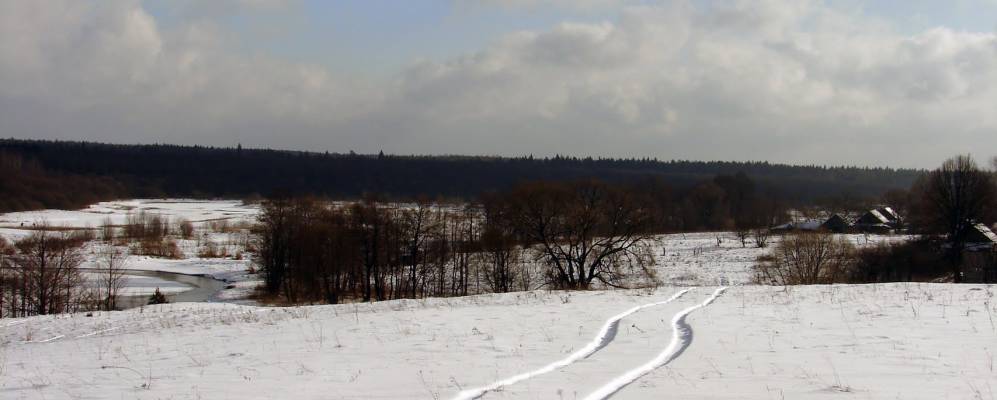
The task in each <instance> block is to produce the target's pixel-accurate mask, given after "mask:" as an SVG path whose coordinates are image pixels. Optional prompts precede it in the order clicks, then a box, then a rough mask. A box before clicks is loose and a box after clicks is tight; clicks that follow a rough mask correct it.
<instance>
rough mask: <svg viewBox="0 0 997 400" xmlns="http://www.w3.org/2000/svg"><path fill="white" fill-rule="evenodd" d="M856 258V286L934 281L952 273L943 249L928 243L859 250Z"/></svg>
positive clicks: (851, 276) (851, 279)
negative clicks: (944, 257) (861, 284)
mask: <svg viewBox="0 0 997 400" xmlns="http://www.w3.org/2000/svg"><path fill="white" fill-rule="evenodd" d="M855 259H856V260H855V265H854V267H853V269H852V271H851V273H849V276H848V281H849V282H852V283H876V282H909V281H931V280H934V279H937V278H940V277H944V276H946V275H948V274H949V270H948V264H947V263H946V262H945V260H944V259H943V257H942V252H941V250H940V249H939V248H938V246H937V245H935V244H933V243H931V242H929V241H926V240H917V241H911V242H904V243H894V244H889V243H880V244H878V245H876V246H871V247H867V248H864V249H861V250H859V251H857V252H856V254H855Z"/></svg>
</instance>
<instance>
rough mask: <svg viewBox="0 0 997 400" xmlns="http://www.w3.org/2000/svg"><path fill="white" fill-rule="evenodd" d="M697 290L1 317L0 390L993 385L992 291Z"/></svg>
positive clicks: (117, 393) (187, 394)
mask: <svg viewBox="0 0 997 400" xmlns="http://www.w3.org/2000/svg"><path fill="white" fill-rule="evenodd" d="M689 289H690V288H686V287H667V288H660V289H659V290H657V291H654V292H645V291H611V292H573V293H561V292H529V293H513V294H505V295H483V296H474V297H469V298H459V299H433V300H425V301H411V300H409V301H404V300H403V301H390V302H383V303H375V304H360V305H337V306H314V307H295V308H259V307H248V306H237V305H230V304H203V303H202V304H191V303H186V304H173V305H165V306H153V307H146V308H144V309H143V310H141V311H140V310H130V311H125V312H112V313H97V314H96V315H94V316H93V317H85V316H83V315H63V316H45V317H34V318H28V319H14V320H4V321H2V322H0V323H2V324H3V325H0V326H2V328H0V341H2V347H0V348H2V352H3V353H2V356H0V371H2V374H0V378H2V379H0V381H2V384H0V397H2V398H4V399H34V398H46V399H62V398H66V399H72V398H139V399H197V398H211V399H225V398H232V399H245V398H289V397H293V398H304V399H310V398H316V399H318V398H336V399H370V398H378V399H414V398H425V399H457V398H473V397H474V396H477V395H480V396H481V398H484V399H489V398H493V399H506V398H509V399H512V398H517V399H520V398H525V399H551V398H554V399H559V398H564V399H575V398H579V399H581V398H604V397H605V396H606V395H608V394H610V393H615V395H614V396H613V398H614V399H657V398H681V399H745V398H747V399H833V398H861V399H992V398H994V396H995V390H997V371H995V369H994V367H995V366H994V364H995V361H997V360H995V353H997V348H995V347H997V327H995V321H994V319H993V318H994V314H997V307H995V302H994V298H993V295H994V288H993V287H992V286H991V287H988V286H973V285H947V284H890V285H854V286H811V287H796V288H781V287H743V286H734V287H730V288H729V289H727V290H726V292H723V293H721V294H719V295H717V290H716V288H714V287H701V288H696V289H692V290H689ZM684 290H688V291H687V292H684V294H683V292H682V291H684ZM677 295H680V296H678V297H677V298H676V296H677ZM714 295H717V297H716V298H715V301H713V302H712V303H711V304H707V302H708V300H710V299H711V298H713V296H714ZM670 299H671V301H669V300H670ZM704 304H705V305H704ZM641 306H644V307H643V308H640V307H641ZM628 312H629V314H627V313H628ZM682 315H685V317H684V318H680V317H681V316H682ZM614 317H615V318H618V319H614ZM614 321H615V323H614ZM54 366H57V367H56V368H53V367H54ZM593 395H594V397H592V396H593Z"/></svg>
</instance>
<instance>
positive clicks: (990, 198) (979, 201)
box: [912, 155, 997, 283]
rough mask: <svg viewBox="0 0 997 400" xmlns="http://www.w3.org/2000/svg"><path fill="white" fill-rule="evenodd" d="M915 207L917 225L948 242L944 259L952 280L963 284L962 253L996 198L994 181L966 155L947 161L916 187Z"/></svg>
mask: <svg viewBox="0 0 997 400" xmlns="http://www.w3.org/2000/svg"><path fill="white" fill-rule="evenodd" d="M912 191H913V192H915V193H916V196H917V201H918V206H917V216H916V223H917V225H919V226H920V229H921V230H922V231H924V232H929V233H943V234H945V235H946V237H947V238H948V243H949V247H948V251H947V257H946V258H947V259H948V261H949V263H950V264H951V265H950V266H951V268H952V274H953V279H954V280H955V282H957V283H958V282H961V281H962V271H961V269H962V267H961V264H962V250H963V247H964V246H965V243H966V238H967V236H968V235H969V232H970V230H971V228H972V226H973V224H975V223H977V222H982V221H984V220H986V219H987V218H988V217H989V216H990V214H991V213H992V212H993V210H992V209H991V208H990V207H991V206H992V205H993V204H994V201H995V197H997V188H995V186H994V179H993V177H992V176H991V175H990V173H988V172H987V171H984V170H982V169H980V168H979V167H978V166H977V165H976V162H975V161H973V158H972V157H971V156H969V155H960V156H956V157H954V158H950V159H948V160H946V161H945V162H944V163H943V164H942V166H941V167H939V168H938V169H936V170H934V171H931V173H929V174H928V175H927V176H926V177H925V178H923V179H921V180H920V181H918V182H917V183H915V186H914V189H913V190H912Z"/></svg>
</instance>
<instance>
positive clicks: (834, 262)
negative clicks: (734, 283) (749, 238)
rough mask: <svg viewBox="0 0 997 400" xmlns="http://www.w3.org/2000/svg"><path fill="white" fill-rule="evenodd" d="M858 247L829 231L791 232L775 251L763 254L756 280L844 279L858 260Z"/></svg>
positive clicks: (775, 282) (809, 281) (805, 281)
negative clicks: (856, 259)
mask: <svg viewBox="0 0 997 400" xmlns="http://www.w3.org/2000/svg"><path fill="white" fill-rule="evenodd" d="M854 251H855V247H854V246H852V244H851V243H849V242H847V241H845V240H843V239H840V238H837V237H835V236H834V235H832V234H830V233H826V232H807V233H797V234H792V235H787V236H786V237H785V238H783V240H782V241H781V242H779V244H778V245H776V246H775V248H773V249H772V252H771V253H770V254H768V255H766V256H762V257H759V259H758V263H757V264H756V265H755V272H756V274H757V275H756V280H757V281H758V282H759V283H769V284H773V285H813V284H824V283H833V282H840V281H842V280H844V279H845V278H846V277H847V274H848V272H849V270H850V267H851V266H852V265H853V264H854Z"/></svg>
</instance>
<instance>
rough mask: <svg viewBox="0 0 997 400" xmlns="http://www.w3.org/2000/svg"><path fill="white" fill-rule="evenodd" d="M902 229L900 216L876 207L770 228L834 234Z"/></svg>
mask: <svg viewBox="0 0 997 400" xmlns="http://www.w3.org/2000/svg"><path fill="white" fill-rule="evenodd" d="M902 228H903V221H902V220H901V219H900V216H899V215H898V214H897V212H896V211H894V210H893V209H892V208H890V207H886V206H883V207H877V208H874V209H871V210H869V211H866V212H865V213H864V214H861V215H858V216H857V217H856V216H853V215H842V214H831V215H830V216H828V217H827V218H826V219H817V220H806V221H795V222H790V223H787V224H783V225H779V226H776V227H774V228H772V230H773V231H776V232H793V231H817V230H826V231H830V232H834V233H882V234H888V233H894V232H897V231H899V230H900V229H902Z"/></svg>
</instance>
